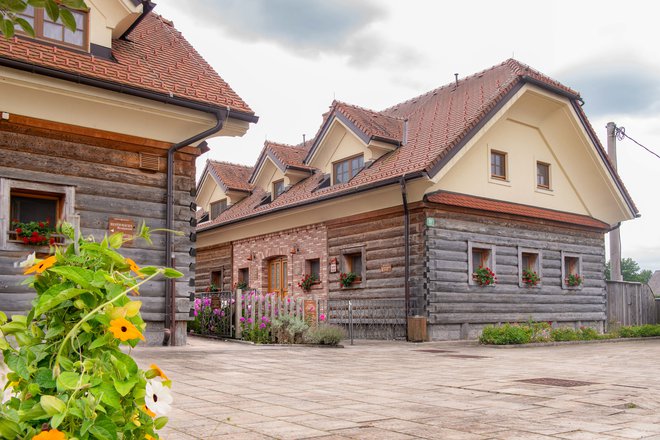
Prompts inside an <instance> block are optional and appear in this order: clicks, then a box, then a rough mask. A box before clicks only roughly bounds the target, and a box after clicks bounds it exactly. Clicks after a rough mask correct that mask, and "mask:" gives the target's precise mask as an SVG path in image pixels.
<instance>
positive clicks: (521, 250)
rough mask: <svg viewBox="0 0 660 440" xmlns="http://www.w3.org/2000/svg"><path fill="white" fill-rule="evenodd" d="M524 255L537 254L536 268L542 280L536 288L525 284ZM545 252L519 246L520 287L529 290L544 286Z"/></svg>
mask: <svg viewBox="0 0 660 440" xmlns="http://www.w3.org/2000/svg"><path fill="white" fill-rule="evenodd" d="M523 254H536V268H535V272H536V273H537V274H538V275H539V277H541V280H540V281H539V283H538V284H537V285H536V286H529V287H528V286H527V285H525V283H523V280H522V276H523V269H525V268H524V267H523V258H522V256H523ZM542 273H543V252H542V251H541V250H540V249H532V248H525V247H520V246H518V285H519V286H520V287H525V288H528V289H538V288H540V287H541V286H542V285H543V274H542Z"/></svg>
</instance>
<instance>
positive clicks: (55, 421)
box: [50, 413, 66, 428]
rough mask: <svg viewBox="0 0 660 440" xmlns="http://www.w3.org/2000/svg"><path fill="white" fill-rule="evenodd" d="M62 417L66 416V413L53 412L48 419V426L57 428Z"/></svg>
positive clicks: (62, 419)
mask: <svg viewBox="0 0 660 440" xmlns="http://www.w3.org/2000/svg"><path fill="white" fill-rule="evenodd" d="M64 417H66V413H60V414H55V415H54V416H53V417H52V418H51V419H50V426H51V427H53V428H57V427H58V426H60V425H61V424H62V422H63V421H64Z"/></svg>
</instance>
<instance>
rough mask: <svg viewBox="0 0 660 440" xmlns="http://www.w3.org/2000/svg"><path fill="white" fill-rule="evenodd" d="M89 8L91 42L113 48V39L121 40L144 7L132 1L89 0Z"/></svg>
mask: <svg viewBox="0 0 660 440" xmlns="http://www.w3.org/2000/svg"><path fill="white" fill-rule="evenodd" d="M86 3H87V6H89V41H90V43H94V44H98V45H101V46H104V47H112V39H113V38H119V37H120V36H121V35H122V34H123V33H124V31H125V30H126V29H128V27H129V26H130V25H131V23H133V22H134V21H135V20H137V18H138V17H139V16H140V14H141V13H142V5H141V4H140V5H138V6H135V5H134V4H133V2H131V1H130V0H87V1H86Z"/></svg>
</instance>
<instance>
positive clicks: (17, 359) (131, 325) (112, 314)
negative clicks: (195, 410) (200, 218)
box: [0, 225, 182, 440]
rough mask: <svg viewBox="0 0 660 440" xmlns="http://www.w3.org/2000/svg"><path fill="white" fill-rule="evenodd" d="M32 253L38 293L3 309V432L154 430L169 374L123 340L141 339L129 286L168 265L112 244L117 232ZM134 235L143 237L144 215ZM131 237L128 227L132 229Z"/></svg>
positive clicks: (127, 435)
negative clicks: (28, 305) (139, 260)
mask: <svg viewBox="0 0 660 440" xmlns="http://www.w3.org/2000/svg"><path fill="white" fill-rule="evenodd" d="M62 233H63V234H64V235H66V236H67V237H68V238H69V239H70V240H71V241H73V242H74V243H72V244H71V245H69V246H68V247H67V248H66V249H62V248H59V247H58V248H55V250H54V255H52V256H50V257H48V258H47V259H45V260H42V261H37V260H35V261H34V263H35V264H34V265H33V266H32V267H29V268H27V270H26V271H25V273H26V274H33V275H32V276H30V277H29V278H28V279H27V280H25V282H24V284H28V285H30V286H31V287H33V288H34V289H35V290H36V292H37V296H36V298H35V299H34V300H33V307H32V309H31V310H30V312H29V313H28V315H27V316H23V315H14V316H12V318H11V321H8V320H7V317H6V316H5V315H4V314H2V313H1V312H0V350H2V354H3V357H4V360H5V362H6V364H7V366H8V369H9V373H8V374H7V384H6V385H5V388H6V389H8V390H10V391H11V397H10V399H9V400H8V401H6V402H4V403H2V404H1V405H0V436H1V437H2V438H6V439H16V438H18V439H32V440H35V439H36V440H42V439H79V440H86V439H101V440H117V439H145V438H153V439H157V438H159V436H158V434H157V433H156V430H158V429H160V428H162V427H163V426H164V425H165V424H166V423H167V417H166V413H167V410H168V409H169V404H170V403H171V395H170V394H169V388H170V387H171V382H170V380H169V379H168V378H167V377H166V376H165V375H164V373H162V370H160V368H158V367H157V366H155V365H152V367H151V368H150V369H149V370H147V371H144V370H141V369H140V368H139V367H138V366H137V364H136V363H135V361H134V360H133V358H132V357H131V356H130V354H126V353H124V352H123V351H122V350H120V345H128V346H129V347H130V348H132V347H135V345H136V344H137V343H138V342H139V341H140V340H144V336H143V334H142V332H143V331H144V329H145V327H146V324H145V323H144V321H143V320H142V318H141V317H140V313H139V310H140V306H141V305H142V303H141V302H140V301H135V300H131V299H130V298H129V297H128V296H127V295H128V294H129V293H133V294H137V291H138V288H139V287H140V286H141V285H143V284H145V283H147V282H149V281H150V280H152V279H153V278H155V277H156V276H158V275H161V274H162V275H164V276H166V277H170V278H174V277H180V276H181V275H182V274H181V273H180V272H178V271H176V270H174V269H169V268H165V269H163V268H156V267H143V268H139V267H138V266H137V265H136V264H135V262H133V261H132V260H130V259H128V258H124V257H123V256H122V255H121V254H119V253H118V252H117V249H119V248H120V247H121V245H122V243H123V241H124V239H123V235H122V234H114V235H112V236H111V237H109V238H107V237H106V238H105V239H104V240H103V241H102V242H101V243H96V242H94V241H93V240H92V239H90V240H82V239H81V240H78V241H77V242H75V240H74V232H73V229H72V228H71V227H70V226H69V225H64V226H63V228H62ZM138 237H141V238H144V239H145V240H147V241H150V238H149V228H147V227H146V226H144V225H142V227H141V229H140V232H139V234H138ZM133 238H136V237H132V238H131V239H133Z"/></svg>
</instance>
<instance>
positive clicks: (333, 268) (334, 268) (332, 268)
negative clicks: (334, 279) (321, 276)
mask: <svg viewBox="0 0 660 440" xmlns="http://www.w3.org/2000/svg"><path fill="white" fill-rule="evenodd" d="M330 273H337V263H336V262H334V261H333V262H331V263H330Z"/></svg>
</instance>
